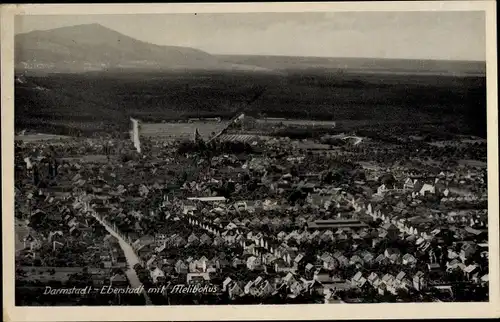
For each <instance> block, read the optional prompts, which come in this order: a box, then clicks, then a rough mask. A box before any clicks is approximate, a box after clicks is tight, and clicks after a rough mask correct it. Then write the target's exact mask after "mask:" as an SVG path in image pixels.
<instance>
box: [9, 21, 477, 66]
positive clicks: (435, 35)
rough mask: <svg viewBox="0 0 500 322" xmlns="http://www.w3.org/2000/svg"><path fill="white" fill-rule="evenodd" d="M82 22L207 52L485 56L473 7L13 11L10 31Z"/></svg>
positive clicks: (428, 57) (421, 57) (419, 57)
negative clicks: (50, 13)
mask: <svg viewBox="0 0 500 322" xmlns="http://www.w3.org/2000/svg"><path fill="white" fill-rule="evenodd" d="M88 23H99V24H101V25H103V26H105V27H108V28H111V29H114V30H116V31H118V32H120V33H123V34H125V35H127V36H131V37H134V38H136V39H139V40H142V41H146V42H149V43H153V44H157V45H172V46H186V47H193V48H198V49H201V50H204V51H206V52H208V53H211V54H252V55H286V56H321V57H365V58H404V59H442V60H477V61H484V60H486V39H485V38H486V35H485V34H486V30H485V29H486V27H485V15H484V12H480V11H475V12H474V11H455V12H452V11H416V12H328V13H327V12H324V13H323V12H314V13H224V14H222V13H220V14H211V13H202V14H196V15H195V14H141V15H79V16H69V15H64V16H62V15H57V16H18V17H16V21H15V32H16V33H24V32H29V31H32V30H47V29H52V28H57V27H63V26H71V25H78V24H88ZM96 36H97V35H96Z"/></svg>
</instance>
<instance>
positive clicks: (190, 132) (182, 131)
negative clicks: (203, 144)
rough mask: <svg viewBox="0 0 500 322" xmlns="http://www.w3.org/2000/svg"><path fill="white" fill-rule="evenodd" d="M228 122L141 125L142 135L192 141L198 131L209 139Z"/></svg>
mask: <svg viewBox="0 0 500 322" xmlns="http://www.w3.org/2000/svg"><path fill="white" fill-rule="evenodd" d="M227 125H228V122H227V121H226V122H224V121H222V122H203V121H200V122H190V123H141V129H140V135H141V136H143V137H161V138H165V139H166V138H172V139H191V138H193V137H194V132H195V130H196V129H198V132H199V134H200V135H201V137H203V138H205V139H207V138H209V137H212V136H213V135H214V134H215V133H218V132H219V131H221V130H222V129H223V128H224V127H225V126H227Z"/></svg>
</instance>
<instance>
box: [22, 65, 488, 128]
mask: <svg viewBox="0 0 500 322" xmlns="http://www.w3.org/2000/svg"><path fill="white" fill-rule="evenodd" d="M39 87H43V88H46V89H48V90H43V91H42V90H39V89H38V88H39ZM82 89H84V90H82ZM485 93H486V86H485V77H479V76H471V77H452V76H448V75H446V76H439V75H432V76H429V75H400V74H397V75H396V74H394V75H392V74H373V73H372V74H359V73H352V74H349V73H347V72H344V73H338V72H328V71H324V70H290V71H288V72H287V73H286V74H282V75H275V74H265V73H257V72H252V73H248V72H203V73H202V72H189V73H173V72H161V73H160V72H136V73H129V72H127V73H119V72H116V73H111V72H108V73H97V72H96V73H86V74H48V75H43V76H42V75H34V74H33V75H31V76H30V75H29V74H27V75H25V76H24V81H23V83H19V82H17V83H16V89H15V104H16V110H15V111H16V129H19V130H21V129H23V128H30V129H34V130H36V131H43V132H47V133H57V134H65V135H90V134H92V133H94V132H96V131H107V132H123V131H127V130H128V128H129V117H136V118H138V119H140V120H142V121H143V122H160V121H163V120H174V119H187V118H192V117H213V116H220V117H222V118H225V119H229V118H231V117H232V116H234V113H236V111H238V110H242V109H243V110H245V111H246V114H248V115H255V116H257V117H281V118H303V119H312V120H324V121H335V122H336V123H337V125H340V124H344V125H345V124H348V123H352V122H354V123H353V126H352V127H354V128H356V127H359V126H364V124H366V122H368V124H387V123H390V124H400V123H401V124H403V123H416V124H422V123H436V124H437V125H436V126H437V127H438V128H439V127H441V129H442V131H443V132H448V131H450V129H448V127H449V126H453V127H455V128H458V129H459V131H460V132H462V133H464V134H475V135H479V136H483V137H484V136H485V134H486V127H485V124H486V107H485V106H486V102H485V101H486V99H485V98H486V95H485ZM357 122H359V123H360V124H356V123H357ZM200 131H203V130H202V129H200Z"/></svg>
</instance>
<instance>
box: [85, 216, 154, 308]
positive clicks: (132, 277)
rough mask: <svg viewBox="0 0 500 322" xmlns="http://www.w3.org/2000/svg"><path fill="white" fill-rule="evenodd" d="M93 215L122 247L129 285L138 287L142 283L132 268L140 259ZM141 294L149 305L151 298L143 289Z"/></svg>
mask: <svg viewBox="0 0 500 322" xmlns="http://www.w3.org/2000/svg"><path fill="white" fill-rule="evenodd" d="M94 217H95V218H96V219H97V220H98V221H99V222H100V223H101V224H102V225H103V226H104V227H105V228H106V230H107V231H108V232H109V233H110V234H111V235H112V236H114V237H116V238H117V239H118V241H119V243H120V247H121V248H122V250H123V253H124V255H125V258H126V259H127V264H128V269H127V271H126V272H125V274H126V275H127V278H128V280H129V281H130V286H132V287H133V288H136V287H140V286H141V284H142V283H141V281H140V280H139V277H137V273H136V272H135V270H134V265H135V264H138V263H140V260H139V258H138V257H137V255H136V254H135V252H134V250H133V249H132V246H130V245H129V244H128V243H127V242H126V241H125V240H124V239H123V237H122V236H121V235H120V234H119V233H118V232H116V231H115V230H113V228H111V227H110V226H109V225H108V224H107V223H106V222H104V221H103V220H102V219H101V218H99V216H96V215H94ZM143 295H144V298H145V299H146V305H151V304H152V303H151V299H150V298H149V296H148V295H147V294H146V291H145V290H144V291H143Z"/></svg>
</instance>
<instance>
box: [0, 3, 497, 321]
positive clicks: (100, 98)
mask: <svg viewBox="0 0 500 322" xmlns="http://www.w3.org/2000/svg"><path fill="white" fill-rule="evenodd" d="M66 6H67V7H71V5H66ZM260 6H261V7H262V8H264V10H262V11H261V12H241V11H240V12H236V11H235V12H224V11H220V12H217V11H216V10H212V11H210V12H205V11H206V10H205V11H203V10H200V11H199V12H198V11H196V7H193V8H194V9H193V11H192V12H154V11H153V12H141V13H136V14H131V13H126V14H125V13H120V12H119V11H118V10H117V11H116V13H109V12H107V13H106V14H100V13H96V11H93V12H94V13H78V12H74V13H71V14H59V13H58V14H55V13H54V14H49V13H47V14H32V15H30V14H24V13H20V14H16V15H15V16H14V17H13V18H12V21H13V26H12V28H13V35H12V38H13V40H12V42H13V48H12V55H13V56H12V58H13V62H12V67H13V72H12V73H11V74H8V75H12V77H11V78H12V80H9V81H11V82H12V84H13V85H12V86H13V92H12V95H13V96H12V97H11V100H12V105H13V107H12V110H11V112H10V113H11V114H12V115H13V120H12V122H13V127H12V128H13V132H14V133H12V134H11V137H12V138H13V141H14V142H11V141H7V143H6V141H5V137H4V133H2V140H3V142H2V150H3V149H4V145H11V146H12V145H13V149H12V147H11V148H10V149H12V150H9V151H12V153H13V155H12V159H13V169H10V170H9V169H5V168H4V169H3V171H4V172H5V171H11V172H12V178H13V184H14V185H13V187H12V188H14V189H13V191H12V192H11V196H12V197H13V201H12V209H11V212H10V213H5V208H4V213H3V216H4V219H5V217H10V218H13V219H10V220H11V221H12V220H13V227H14V228H13V231H11V234H10V238H11V239H13V240H12V241H9V244H10V246H9V247H12V248H13V249H11V252H12V253H14V254H13V259H12V261H13V263H12V265H13V267H14V268H13V270H14V272H13V276H12V277H11V279H13V278H15V281H14V282H13V291H14V293H13V294H10V297H12V302H13V305H15V306H16V307H47V306H48V307H51V306H57V307H103V306H111V307H112V306H120V307H141V306H148V307H149V306H158V307H168V306H183V307H184V309H185V310H186V309H191V308H190V307H192V308H193V309H196V308H198V307H200V306H214V305H216V306H226V307H228V306H233V305H234V306H240V305H261V306H269V305H270V306H282V305H286V306H287V307H294V306H296V305H304V304H314V305H318V307H321V308H324V304H326V305H335V306H334V308H335V309H336V308H337V307H345V306H346V305H347V309H350V310H351V311H352V309H354V310H355V309H356V307H357V306H352V305H353V304H356V305H359V304H381V303H385V304H387V303H392V304H396V303H401V304H404V303H437V302H439V303H463V302H476V303H485V304H488V303H490V302H491V301H492V297H491V296H492V294H490V293H491V292H495V294H496V296H497V295H498V294H497V293H498V290H497V289H496V288H498V287H497V286H498V285H496V286H495V290H494V291H493V290H492V288H491V287H490V278H493V279H494V281H495V283H498V276H496V275H498V271H496V270H497V269H498V263H496V262H495V264H494V265H495V270H492V267H491V265H493V264H492V263H491V260H490V257H489V254H490V248H491V247H492V246H491V245H492V244H491V242H492V239H494V240H495V245H496V246H495V247H496V251H495V249H493V250H491V253H492V254H493V256H494V257H492V259H493V260H494V261H498V205H497V202H498V194H496V195H494V194H492V193H491V190H489V184H490V187H491V184H492V183H491V181H492V180H493V181H496V182H494V185H495V189H498V188H497V187H498V182H497V181H498V172H497V171H498V169H497V168H498V163H495V165H496V167H497V168H493V169H491V166H492V164H490V163H489V160H490V158H491V157H492V155H493V154H496V156H495V158H497V157H498V147H497V146H496V144H497V143H496V142H497V138H493V139H494V140H495V141H494V142H495V145H491V144H490V140H492V137H491V133H497V132H496V131H497V130H496V129H492V128H491V127H489V126H488V124H491V123H490V122H491V121H490V120H489V118H492V117H495V119H494V120H493V121H492V122H493V124H496V125H495V126H498V123H497V120H496V117H497V114H496V113H497V112H496V109H497V107H496V106H494V107H490V106H488V105H489V102H490V100H489V99H488V95H487V83H488V90H490V88H489V85H490V83H489V82H487V76H488V77H490V75H489V74H488V75H487V70H488V68H487V49H488V45H487V33H488V28H487V27H486V26H487V21H486V20H487V19H486V16H487V15H486V11H485V10H484V9H483V10H404V7H400V8H401V10H386V11H384V10H377V11H374V10H366V11H364V10H362V9H361V8H363V5H362V4H361V5H360V6H359V8H360V9H358V10H341V11H336V10H333V9H332V10H331V11H324V10H323V11H310V12H308V11H307V10H303V11H291V12H286V6H285V4H282V6H281V8H282V12H279V11H276V12H267V11H266V10H265V8H266V5H265V4H260ZM214 8H217V7H214ZM28 9H29V8H28ZM283 10H284V11H283ZM2 27H3V26H2ZM2 37H4V35H2ZM495 50H496V47H495ZM495 54H496V53H495ZM3 69H4V68H3V66H2V70H3ZM2 77H4V74H2ZM493 78H495V79H496V71H495V74H494V75H493ZM494 86H495V87H496V84H495V83H494ZM2 97H4V94H2ZM495 99H496V97H495ZM495 104H496V101H495ZM491 108H493V110H494V111H493V112H490V109H491ZM4 112H5V111H4V105H3V104H2V124H3V122H4V116H3V115H4ZM2 127H3V126H2ZM2 131H3V130H2ZM491 131H494V132H491ZM489 134H490V136H489ZM491 149H493V150H491ZM2 154H4V151H2ZM489 156H490V158H489ZM2 159H3V158H2ZM493 162H497V161H496V159H494V161H493ZM492 171H493V172H492ZM4 183H5V182H4ZM5 187H7V189H11V188H10V186H6V185H4V188H5ZM495 191H496V192H497V193H498V190H495ZM489 196H490V198H489ZM4 199H5V194H4ZM489 202H490V204H489ZM491 202H495V203H496V204H495V205H494V207H492V205H491ZM492 209H494V210H495V211H497V212H496V213H491V211H492ZM489 215H490V216H489ZM492 216H496V218H495V221H492ZM492 224H493V225H495V227H494V230H492V229H491V228H492V227H491V225H492ZM492 231H493V232H494V233H495V234H494V235H493V236H492V235H491V233H492ZM4 266H5V264H4ZM492 274H496V275H495V277H492ZM321 305H323V306H321ZM186 306H187V307H186ZM255 309H257V310H258V309H259V306H257V307H256V308H255ZM255 309H253V310H255ZM312 310H314V307H313V308H312ZM388 310H390V309H388ZM255 312H257V311H255ZM255 314H257V313H255ZM352 314H353V313H352ZM386 314H390V312H386ZM129 318H132V317H129Z"/></svg>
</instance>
